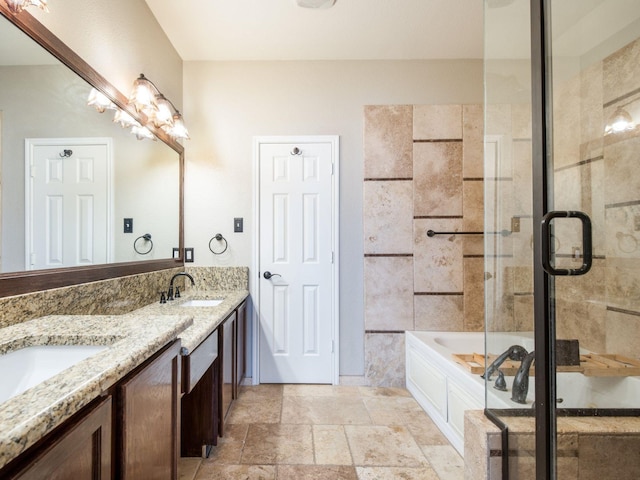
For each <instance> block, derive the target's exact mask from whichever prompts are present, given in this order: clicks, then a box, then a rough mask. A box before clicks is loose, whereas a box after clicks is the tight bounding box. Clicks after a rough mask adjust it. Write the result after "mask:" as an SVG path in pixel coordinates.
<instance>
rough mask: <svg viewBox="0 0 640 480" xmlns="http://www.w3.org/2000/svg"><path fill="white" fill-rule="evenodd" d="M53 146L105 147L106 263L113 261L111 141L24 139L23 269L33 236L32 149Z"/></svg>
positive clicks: (98, 138)
mask: <svg viewBox="0 0 640 480" xmlns="http://www.w3.org/2000/svg"><path fill="white" fill-rule="evenodd" d="M42 145H54V146H60V147H65V146H66V147H68V146H69V145H82V146H86V145H105V146H106V147H107V158H106V160H107V263H111V262H112V261H113V249H114V241H113V233H114V230H113V228H114V227H113V210H114V204H113V202H114V192H113V141H112V139H111V138H110V137H69V138H66V137H54V138H25V139H24V219H25V221H24V245H25V252H24V255H25V259H24V262H25V263H24V265H25V269H26V270H29V268H28V266H29V264H30V261H31V260H30V258H31V255H30V250H31V246H30V244H31V240H32V238H31V237H32V234H33V219H32V218H31V206H32V205H31V204H32V200H33V198H32V197H33V191H32V185H31V162H32V160H33V149H34V147H38V146H42Z"/></svg>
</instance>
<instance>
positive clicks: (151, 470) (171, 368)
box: [117, 341, 180, 480]
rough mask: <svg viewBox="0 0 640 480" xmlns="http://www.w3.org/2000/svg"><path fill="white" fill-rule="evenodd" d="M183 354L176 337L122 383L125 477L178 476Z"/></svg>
mask: <svg viewBox="0 0 640 480" xmlns="http://www.w3.org/2000/svg"><path fill="white" fill-rule="evenodd" d="M179 353H180V342H179V341H176V342H174V343H172V344H171V345H170V346H168V347H166V348H165V350H163V351H162V352H161V353H159V354H157V355H156V356H155V357H154V358H153V359H152V360H151V361H149V362H147V363H146V364H144V365H143V366H142V367H141V368H139V369H137V370H136V371H134V372H133V373H132V374H130V375H129V376H127V377H126V378H125V379H124V380H123V381H122V382H120V383H119V384H118V388H117V392H118V402H117V407H118V419H119V424H120V431H119V432H118V436H117V445H118V454H119V457H118V458H119V465H118V466H119V474H120V475H119V478H121V479H122V480H140V479H145V480H156V479H157V480H166V479H168V478H171V479H175V478H177V476H178V433H179V430H178V422H179V418H180V416H179V410H180V401H179V400H180V361H179V360H180V356H179Z"/></svg>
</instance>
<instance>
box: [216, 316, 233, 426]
mask: <svg viewBox="0 0 640 480" xmlns="http://www.w3.org/2000/svg"><path fill="white" fill-rule="evenodd" d="M235 329H236V312H235V311H234V312H233V313H232V314H231V315H229V316H228V317H227V318H226V319H225V320H224V322H222V324H221V325H220V326H219V327H218V339H219V343H220V345H221V349H220V359H221V363H220V436H222V435H224V419H225V417H226V416H227V413H229V408H230V407H231V402H232V401H233V398H234V391H235V384H234V380H235V364H236V362H235V358H236V346H235V343H236V342H235V340H236V333H235Z"/></svg>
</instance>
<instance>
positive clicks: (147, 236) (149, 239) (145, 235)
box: [133, 233, 153, 255]
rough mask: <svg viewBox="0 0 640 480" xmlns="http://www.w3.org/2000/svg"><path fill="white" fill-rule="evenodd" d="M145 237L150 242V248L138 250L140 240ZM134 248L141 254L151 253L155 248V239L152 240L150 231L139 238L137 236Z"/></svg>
mask: <svg viewBox="0 0 640 480" xmlns="http://www.w3.org/2000/svg"><path fill="white" fill-rule="evenodd" d="M140 239H143V240H144V241H146V242H149V243H150V245H149V250H147V251H146V252H141V251H140V250H138V246H137V243H138V240H140ZM133 249H134V250H135V251H136V253H138V254H140V255H146V254H147V253H149V252H150V251H151V250H153V241H152V240H151V234H150V233H145V234H144V235H141V236H139V237H138V238H136V239H135V240H134V241H133Z"/></svg>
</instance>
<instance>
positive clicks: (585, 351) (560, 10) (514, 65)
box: [484, 0, 640, 480]
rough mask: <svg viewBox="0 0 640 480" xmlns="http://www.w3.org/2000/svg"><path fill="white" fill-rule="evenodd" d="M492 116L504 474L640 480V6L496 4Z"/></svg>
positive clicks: (488, 284)
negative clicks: (639, 124) (638, 479)
mask: <svg viewBox="0 0 640 480" xmlns="http://www.w3.org/2000/svg"><path fill="white" fill-rule="evenodd" d="M484 113H485V174H484V180H485V182H484V183H485V300H486V301H485V305H486V307H485V308H486V315H485V318H486V321H485V328H486V335H485V339H486V345H485V362H486V364H487V366H488V368H487V371H486V372H485V382H486V388H485V391H486V410H485V413H486V415H487V416H488V417H489V418H490V419H492V420H493V421H494V423H496V424H497V425H499V426H500V427H501V429H502V432H503V443H502V449H501V456H502V463H501V466H500V469H501V472H499V473H498V472H492V474H493V473H495V474H496V477H495V478H502V479H506V478H512V479H533V478H537V479H547V478H548V479H551V478H559V479H562V480H570V479H580V480H584V479H590V478H594V479H599V480H604V479H607V478H616V479H637V478H640V417H639V415H640V126H638V125H636V124H637V123H640V2H639V1H637V0H485V112H484ZM491 478H494V477H493V476H492V477H491Z"/></svg>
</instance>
